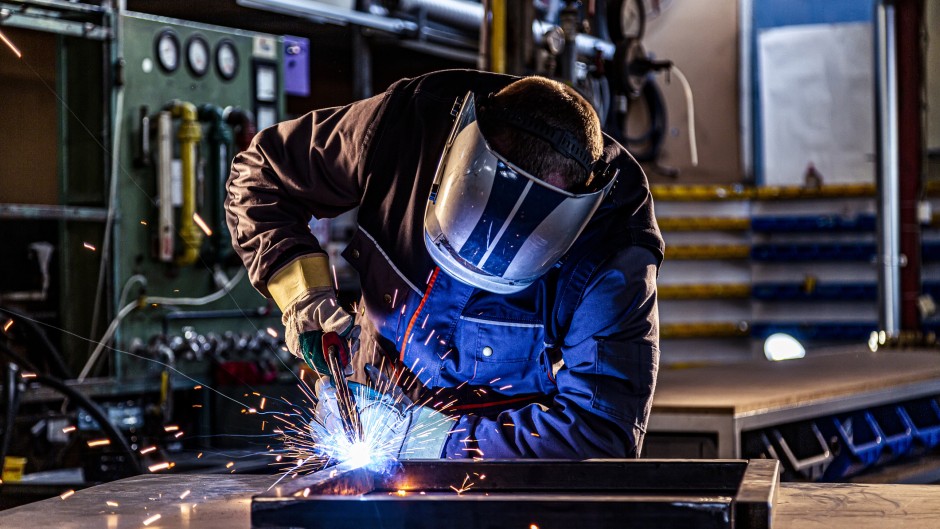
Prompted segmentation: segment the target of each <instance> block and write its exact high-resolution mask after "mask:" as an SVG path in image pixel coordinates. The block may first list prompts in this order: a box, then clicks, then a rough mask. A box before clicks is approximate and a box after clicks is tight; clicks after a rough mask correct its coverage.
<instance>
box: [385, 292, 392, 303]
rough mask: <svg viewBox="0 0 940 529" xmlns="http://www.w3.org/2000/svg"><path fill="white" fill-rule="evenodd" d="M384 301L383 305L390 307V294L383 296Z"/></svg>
mask: <svg viewBox="0 0 940 529" xmlns="http://www.w3.org/2000/svg"><path fill="white" fill-rule="evenodd" d="M384 299H385V303H386V304H388V305H391V304H392V295H391V294H385V297H384Z"/></svg>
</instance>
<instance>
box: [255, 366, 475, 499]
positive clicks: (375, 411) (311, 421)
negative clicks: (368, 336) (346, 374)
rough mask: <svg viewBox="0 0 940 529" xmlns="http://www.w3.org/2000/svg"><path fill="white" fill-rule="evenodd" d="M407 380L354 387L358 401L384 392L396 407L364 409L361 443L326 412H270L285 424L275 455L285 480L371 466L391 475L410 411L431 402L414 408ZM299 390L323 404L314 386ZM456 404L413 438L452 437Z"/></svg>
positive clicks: (436, 415) (313, 409)
mask: <svg viewBox="0 0 940 529" xmlns="http://www.w3.org/2000/svg"><path fill="white" fill-rule="evenodd" d="M379 371H380V372H381V371H382V369H381V367H380V368H379ZM403 375H404V371H399V372H398V374H397V375H396V376H395V378H394V379H386V380H384V381H382V382H380V383H378V384H377V385H376V387H373V388H367V387H365V386H360V385H355V386H351V387H350V390H351V391H352V393H353V397H354V398H355V400H356V402H359V403H363V402H368V401H369V400H375V398H376V397H375V392H378V393H380V394H384V395H385V396H384V398H385V399H387V402H388V403H389V404H390V406H368V407H366V408H364V409H363V410H362V413H361V415H360V424H361V427H362V438H360V439H352V440H351V439H350V438H349V437H347V435H346V433H345V430H344V429H343V428H342V427H341V426H340V425H339V424H338V420H337V419H336V417H337V416H338V414H336V415H330V414H328V413H327V414H326V415H327V417H326V418H325V423H324V418H322V417H321V416H320V415H321V413H318V412H317V411H316V406H313V405H312V406H310V407H309V408H305V407H302V406H294V405H290V408H289V411H285V412H275V411H271V412H266V413H268V414H269V415H270V416H271V417H272V419H273V420H276V421H278V422H280V423H282V426H281V427H280V428H279V429H275V430H274V431H275V432H277V433H279V434H280V439H281V441H283V448H282V449H280V450H277V452H276V453H273V454H272V455H274V456H275V462H276V463H277V464H280V465H282V466H283V467H284V469H283V475H282V477H281V479H285V478H287V477H290V476H296V475H299V474H304V473H307V472H310V471H316V470H319V469H321V468H323V467H324V466H327V465H331V464H335V463H347V464H351V465H352V466H354V467H365V468H368V469H369V470H371V471H374V472H384V471H387V470H390V469H391V468H392V466H393V463H394V461H395V460H396V459H397V458H398V457H399V456H400V455H405V454H399V450H400V448H401V446H402V442H403V436H404V434H405V432H406V430H407V428H406V427H405V426H406V423H405V422H404V421H407V420H408V419H407V415H408V414H407V411H409V410H410V409H412V408H413V407H415V406H428V405H429V404H430V400H431V398H430V397H429V398H427V399H423V400H420V401H418V402H415V403H411V404H409V403H408V401H407V400H405V396H404V394H403V393H402V392H401V391H400V390H398V387H400V386H401V382H402V380H401V378H402V376H403ZM297 387H298V388H299V389H300V390H301V391H302V393H303V394H304V395H305V396H306V397H307V401H308V402H312V403H316V402H317V398H316V396H315V395H314V392H313V391H312V390H311V388H310V386H308V385H306V384H305V383H301V384H298V385H297ZM393 390H394V391H393ZM431 397H433V395H432V396H431ZM272 402H273V401H272ZM278 402H280V401H278ZM285 402H286V401H285ZM455 402H456V401H454V402H449V403H446V404H444V405H442V406H440V407H438V408H437V409H436V411H435V412H434V413H432V415H431V416H432V417H433V418H434V419H435V420H434V421H431V422H430V423H429V424H422V426H421V427H419V428H417V429H415V430H412V431H411V432H410V434H411V435H412V436H414V437H426V436H430V435H432V434H433V433H435V432H439V433H444V432H447V431H448V430H449V429H450V428H451V427H452V426H453V421H454V420H455V419H454V418H452V417H450V416H449V415H446V414H445V413H442V412H444V411H446V410H447V409H448V408H449V407H450V406H452V405H453V404H455ZM331 404H332V405H335V403H327V404H326V405H327V406H330V405H331ZM322 405H323V403H321V406H322ZM395 408H398V409H401V410H404V411H405V412H406V413H405V414H401V413H399V412H398V411H396V409H395ZM321 412H322V410H321ZM403 415H404V417H405V418H404V419H403V418H402V416H403ZM279 481H280V480H279ZM272 486H273V485H272Z"/></svg>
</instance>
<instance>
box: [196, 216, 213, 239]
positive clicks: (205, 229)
mask: <svg viewBox="0 0 940 529" xmlns="http://www.w3.org/2000/svg"><path fill="white" fill-rule="evenodd" d="M193 222H195V223H196V226H199V229H200V230H202V231H203V233H205V234H206V237H212V230H211V229H210V228H209V225H208V224H206V221H204V220H202V217H200V216H199V213H196V212H195V211H194V212H193Z"/></svg>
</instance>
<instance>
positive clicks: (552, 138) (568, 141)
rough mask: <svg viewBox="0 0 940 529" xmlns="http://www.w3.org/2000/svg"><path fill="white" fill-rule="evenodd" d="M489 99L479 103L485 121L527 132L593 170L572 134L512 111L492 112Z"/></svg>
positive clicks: (587, 157) (589, 170)
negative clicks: (496, 122) (499, 123)
mask: <svg viewBox="0 0 940 529" xmlns="http://www.w3.org/2000/svg"><path fill="white" fill-rule="evenodd" d="M490 97H492V94H491V95H490V96H487V97H486V98H484V99H483V100H482V101H480V103H479V107H480V110H482V111H483V113H484V114H485V115H486V119H491V120H493V121H499V122H502V123H505V124H507V125H511V126H513V127H515V128H517V129H520V130H522V131H524V132H528V133H529V134H531V135H533V136H535V137H536V138H539V139H541V140H544V141H546V142H548V144H549V145H551V146H552V148H553V149H555V150H556V151H557V152H558V153H559V154H561V155H563V156H565V157H567V158H570V159H572V160H574V161H575V162H577V163H578V165H580V166H581V167H583V168H584V170H585V171H587V172H588V173H591V172H592V171H593V170H594V163H595V161H594V159H593V157H592V156H591V155H590V153H588V152H587V151H586V150H585V149H584V147H582V146H581V143H580V142H578V140H577V139H576V138H575V137H574V135H573V134H571V133H570V132H568V131H566V130H561V129H558V128H555V127H550V126H549V125H547V124H546V123H544V122H541V121H539V120H536V119H533V118H531V117H529V116H527V115H525V114H521V113H518V112H513V111H512V110H501V111H496V110H493V109H492V108H491V107H489V105H487V103H488V102H489V101H488V100H489V98H490Z"/></svg>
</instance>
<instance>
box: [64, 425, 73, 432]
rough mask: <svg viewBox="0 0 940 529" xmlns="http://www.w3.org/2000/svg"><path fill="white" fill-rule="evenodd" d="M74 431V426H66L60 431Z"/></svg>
mask: <svg viewBox="0 0 940 529" xmlns="http://www.w3.org/2000/svg"><path fill="white" fill-rule="evenodd" d="M74 431H75V427H74V426H66V427H65V428H62V433H72V432H74Z"/></svg>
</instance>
